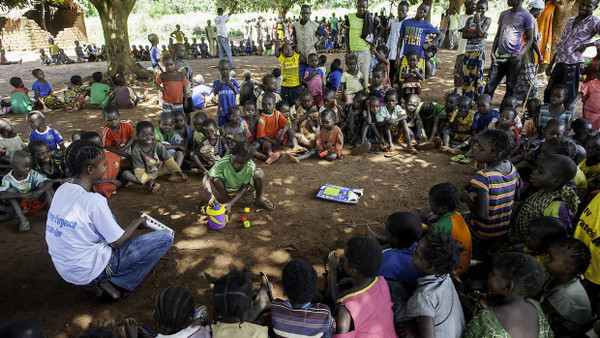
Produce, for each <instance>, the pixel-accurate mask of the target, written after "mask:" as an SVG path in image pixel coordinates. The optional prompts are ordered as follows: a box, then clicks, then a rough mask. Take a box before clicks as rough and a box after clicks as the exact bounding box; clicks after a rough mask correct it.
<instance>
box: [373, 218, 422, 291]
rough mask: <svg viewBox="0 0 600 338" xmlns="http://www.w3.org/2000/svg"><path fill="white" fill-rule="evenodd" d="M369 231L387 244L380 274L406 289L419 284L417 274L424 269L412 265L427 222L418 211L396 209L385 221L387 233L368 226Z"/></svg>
mask: <svg viewBox="0 0 600 338" xmlns="http://www.w3.org/2000/svg"><path fill="white" fill-rule="evenodd" d="M367 229H368V231H369V235H370V236H371V237H373V238H375V239H376V240H377V241H378V242H379V244H381V246H382V248H383V252H382V255H383V258H382V263H381V268H380V269H379V275H380V276H382V277H384V278H385V280H386V281H387V282H388V284H389V282H390V281H396V282H398V283H401V284H402V286H403V287H404V289H405V290H407V291H408V292H412V291H414V290H415V289H416V288H417V278H419V277H421V275H422V273H421V272H420V271H418V270H415V268H414V267H413V265H412V257H413V255H414V253H415V248H416V247H417V241H418V240H419V239H420V238H421V236H423V225H422V223H421V219H420V218H419V216H418V215H416V214H414V213H412V212H395V213H393V214H391V215H390V216H389V217H388V218H387V220H386V221H385V235H383V236H381V235H379V234H377V233H375V232H374V231H373V230H372V229H371V227H370V226H367Z"/></svg>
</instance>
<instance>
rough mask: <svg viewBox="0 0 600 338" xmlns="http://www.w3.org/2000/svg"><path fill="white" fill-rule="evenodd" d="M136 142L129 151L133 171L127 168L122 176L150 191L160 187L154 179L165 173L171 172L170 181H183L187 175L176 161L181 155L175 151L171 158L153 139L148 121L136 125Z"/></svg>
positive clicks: (154, 191) (153, 191) (151, 127)
mask: <svg viewBox="0 0 600 338" xmlns="http://www.w3.org/2000/svg"><path fill="white" fill-rule="evenodd" d="M135 128H136V135H137V138H138V143H137V144H136V145H135V146H134V147H133V150H132V151H131V163H132V164H133V173H132V172H131V171H129V170H127V171H125V172H123V177H124V178H125V179H126V180H128V181H130V182H132V183H137V184H141V185H144V186H145V187H146V188H148V190H150V191H152V193H156V192H157V191H158V189H160V184H159V183H157V182H156V181H155V180H156V179H157V178H159V177H161V176H164V175H166V174H169V173H170V174H171V176H170V177H169V181H170V182H183V181H186V180H187V176H186V175H185V174H184V173H183V172H182V171H181V168H180V166H179V165H178V164H177V163H181V161H182V160H183V158H182V157H183V156H182V155H181V153H176V156H177V157H176V158H173V157H172V156H171V154H169V152H168V151H167V149H166V148H165V147H164V146H163V145H162V143H160V142H157V141H156V140H155V139H154V126H153V125H152V123H150V122H148V121H142V122H139V123H138V124H137V125H136V127H135Z"/></svg>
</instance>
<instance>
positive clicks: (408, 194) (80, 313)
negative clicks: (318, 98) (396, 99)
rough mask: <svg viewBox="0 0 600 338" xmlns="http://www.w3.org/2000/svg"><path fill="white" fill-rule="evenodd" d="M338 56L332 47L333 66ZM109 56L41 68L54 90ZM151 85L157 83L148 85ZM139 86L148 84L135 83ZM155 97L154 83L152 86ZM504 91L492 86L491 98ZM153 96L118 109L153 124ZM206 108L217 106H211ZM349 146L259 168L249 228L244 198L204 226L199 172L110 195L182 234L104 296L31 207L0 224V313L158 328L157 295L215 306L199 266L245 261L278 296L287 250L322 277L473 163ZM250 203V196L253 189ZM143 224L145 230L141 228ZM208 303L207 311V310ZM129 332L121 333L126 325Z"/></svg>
mask: <svg viewBox="0 0 600 338" xmlns="http://www.w3.org/2000/svg"><path fill="white" fill-rule="evenodd" d="M336 57H338V58H341V59H342V60H343V55H342V54H337V55H336V54H333V55H328V59H329V61H328V64H329V63H330V62H331V61H332V60H333V59H334V58H336ZM454 58H455V52H454V51H448V50H442V51H440V53H439V60H440V62H439V68H438V70H437V75H436V77H434V78H431V79H429V80H426V81H425V82H424V83H423V93H422V99H423V100H427V101H435V102H438V103H440V104H443V102H444V93H445V92H447V91H449V90H451V89H452V88H453V83H452V76H453V65H454ZM189 63H190V65H191V66H192V68H193V69H194V71H195V72H196V73H200V74H202V75H203V76H204V78H205V80H206V82H207V83H209V84H210V83H212V81H213V80H214V79H216V78H217V76H218V72H217V69H216V68H213V66H214V65H216V64H217V61H216V59H198V60H189ZM234 63H235V65H236V67H237V68H236V69H235V71H236V73H237V75H238V78H241V74H242V72H243V70H246V69H249V70H251V71H252V73H253V76H254V79H255V80H258V79H260V78H261V77H262V76H263V75H264V74H266V73H270V72H271V70H272V69H273V68H274V67H278V66H279V63H278V62H277V60H276V59H275V58H274V57H249V56H247V57H237V58H234ZM38 66H39V63H37V62H27V63H24V64H23V65H15V66H3V67H2V70H3V74H5V76H3V77H2V79H1V80H0V93H2V94H4V95H7V94H8V92H9V91H10V90H11V88H10V85H9V84H8V79H9V78H10V77H11V76H20V77H21V78H22V79H23V80H24V81H25V84H26V86H27V87H29V88H31V84H32V83H33V78H32V76H31V70H32V69H33V68H37V67H38ZM105 66H106V65H105V64H104V63H90V64H73V65H64V66H50V67H44V68H43V69H44V71H45V72H46V78H47V79H48V80H49V81H50V82H51V83H52V85H53V86H54V88H55V89H56V90H58V91H61V90H64V89H65V88H66V86H67V84H68V82H69V78H70V77H71V76H72V75H75V74H79V75H81V76H83V77H84V78H85V77H86V76H89V75H91V74H92V73H93V72H95V71H104V70H105ZM146 88H148V89H151V88H152V86H151V85H150V84H148V85H147V86H146ZM139 89H143V88H139ZM152 93H153V95H155V91H152ZM502 95H503V93H500V92H499V93H497V95H496V98H495V100H494V103H495V106H497V105H498V104H499V101H500V99H501V96H502ZM155 101H156V98H155V96H154V97H153V99H151V100H150V101H149V102H146V103H144V104H143V105H142V106H141V107H138V108H135V109H132V110H123V111H122V112H121V115H122V118H123V119H126V120H129V121H134V122H137V121H140V120H151V121H153V122H154V123H156V121H157V118H158V115H159V114H160V108H159V107H158V106H157V105H156V103H155ZM205 111H206V112H207V113H208V114H209V116H213V117H214V115H215V111H216V108H215V107H214V106H213V107H209V108H207V109H205ZM7 118H8V119H9V120H11V121H12V123H13V124H14V125H15V127H16V129H17V131H18V133H19V134H20V135H21V136H22V137H23V138H24V139H26V138H27V136H28V135H29V127H28V126H27V125H26V124H25V117H24V116H15V115H8V116H7ZM46 121H47V123H48V124H49V125H52V126H54V127H56V128H57V129H58V130H59V131H61V133H62V134H63V136H64V137H65V139H68V140H70V136H71V133H72V132H73V131H75V130H80V129H84V130H95V131H100V128H101V127H102V125H103V120H102V114H101V111H99V110H94V109H88V108H85V109H83V110H81V111H78V112H66V111H65V110H64V109H61V110H56V111H53V112H50V113H48V114H47V115H46ZM344 153H345V156H344V157H343V158H342V159H341V160H338V161H335V162H333V163H327V162H326V161H318V160H307V161H304V162H302V163H301V164H293V163H291V162H289V161H288V160H287V159H285V158H282V159H281V160H279V161H278V162H276V163H275V164H273V165H271V166H266V165H264V164H262V163H257V165H258V166H259V167H261V168H263V169H264V171H265V177H266V180H267V182H268V183H267V186H266V189H265V197H266V198H268V199H270V200H271V201H273V202H274V203H275V204H276V206H277V208H276V209H275V210H274V211H271V212H269V211H260V210H257V209H256V207H252V211H251V213H250V214H249V215H248V219H249V220H250V221H251V222H252V225H251V227H250V228H249V229H245V228H244V227H243V226H242V223H241V221H240V217H241V216H243V211H242V206H243V205H242V204H240V205H238V206H236V207H235V210H234V212H233V214H232V215H231V219H230V222H229V224H228V226H227V227H226V228H224V229H223V230H219V231H213V230H209V229H208V226H207V221H206V217H205V216H203V215H202V214H201V212H200V208H201V206H203V205H206V203H207V197H206V195H205V193H204V191H203V189H202V184H201V177H200V176H192V175H190V180H189V182H188V183H183V184H176V183H169V182H167V181H166V180H164V181H161V184H162V189H161V190H160V192H159V193H158V194H156V195H151V194H149V193H148V191H147V190H146V189H144V188H142V187H140V186H129V187H128V188H126V189H122V190H119V191H118V193H117V194H116V195H114V196H113V197H111V198H110V200H109V204H110V206H111V209H112V212H113V213H114V215H115V217H116V219H117V221H118V222H119V223H120V224H121V225H126V224H128V223H129V222H130V221H131V220H132V219H134V218H136V217H138V216H139V215H140V214H141V213H143V212H146V213H148V214H150V215H152V216H154V217H155V218H157V219H158V220H160V221H162V222H163V223H165V224H167V225H168V226H170V227H171V228H173V229H174V230H175V231H176V235H175V243H174V244H173V247H172V248H171V249H170V250H169V251H168V252H167V253H166V255H165V256H164V257H163V258H162V259H161V260H160V261H159V262H158V264H157V265H156V266H155V267H154V269H152V271H151V272H150V273H149V274H148V275H147V277H146V279H145V281H144V282H143V283H142V284H140V286H139V287H138V288H137V289H136V290H135V291H134V292H133V293H132V294H131V295H130V296H129V297H128V298H127V299H125V300H123V301H121V302H119V303H102V302H99V301H98V300H97V299H95V297H94V296H93V295H91V294H88V293H87V292H85V291H84V290H83V289H82V288H81V287H79V286H75V285H71V284H69V283H67V282H65V281H63V280H62V279H61V277H60V276H59V275H58V273H57V272H56V270H55V268H54V266H53V264H52V261H51V259H50V256H49V254H48V249H47V246H46V242H45V240H44V234H45V231H44V228H45V226H44V224H45V220H46V211H45V210H43V211H40V212H37V213H35V214H31V215H28V218H29V219H30V222H31V231H29V232H27V233H23V234H21V233H18V231H17V230H18V224H17V221H16V220H13V221H9V222H5V223H4V224H2V226H1V227H0V257H3V259H2V262H3V263H2V264H1V265H0V290H2V291H1V292H0V323H2V322H6V321H9V320H13V319H17V318H21V317H33V318H36V319H38V320H39V321H41V322H42V323H43V324H44V326H45V327H46V331H47V334H48V336H49V337H71V336H78V335H79V334H80V333H81V332H82V330H83V329H85V328H87V327H88V326H89V325H90V324H92V323H96V322H97V321H100V322H103V321H112V322H115V323H117V324H118V325H120V330H122V324H123V323H124V321H125V319H126V318H127V317H135V318H136V319H137V320H138V322H140V323H144V324H146V325H148V326H149V327H150V328H152V329H153V330H154V331H155V332H156V329H157V327H156V324H155V322H154V320H153V317H152V312H153V308H154V303H155V299H156V295H157V294H158V293H159V292H160V291H161V290H162V289H164V288H166V287H168V286H170V285H176V284H181V285H184V286H185V287H187V288H188V289H189V290H190V291H191V292H192V293H193V294H194V296H195V300H196V306H200V305H202V304H205V305H207V306H208V308H209V309H211V303H212V300H211V288H210V285H209V283H208V282H207V281H206V279H205V278H204V276H203V271H207V272H208V273H210V274H212V275H214V276H221V275H223V274H225V273H227V272H228V270H229V268H230V267H232V266H234V267H237V268H247V269H248V271H249V275H250V276H251V278H252V280H253V281H255V282H256V283H257V284H258V282H259V272H260V271H263V272H265V273H266V274H267V275H268V276H269V278H270V280H271V282H272V283H273V284H274V286H275V296H278V297H282V296H283V294H282V288H281V269H282V268H283V266H284V265H285V263H286V262H288V261H289V260H290V259H292V258H302V259H305V260H307V261H309V262H311V263H312V264H313V265H314V266H315V268H316V269H317V272H318V273H319V274H320V275H321V274H323V273H324V272H325V269H324V265H325V262H326V258H327V254H328V253H329V252H330V251H331V250H336V249H341V248H343V247H344V243H345V242H346V241H347V240H348V239H349V238H350V237H352V236H355V235H364V234H366V224H370V225H371V226H372V227H373V228H374V229H376V230H379V231H383V223H384V222H385V219H386V218H387V216H388V215H390V214H391V213H393V212H396V211H413V212H416V211H418V210H420V209H421V208H423V207H426V206H428V197H427V192H428V189H429V187H431V186H432V185H434V184H436V183H440V182H445V181H450V182H453V183H454V184H456V185H457V186H458V187H462V186H464V185H465V184H466V183H467V182H468V180H469V179H470V177H471V175H472V173H473V170H472V168H471V167H470V166H465V165H451V164H450V161H449V156H448V155H447V154H442V153H438V152H436V151H431V152H423V153H421V154H419V155H410V154H408V153H407V154H401V155H399V156H396V157H394V158H391V159H387V158H384V156H383V155H370V154H367V155H364V156H351V155H350V152H349V148H347V149H345V150H344ZM326 183H330V184H336V185H340V186H345V187H351V188H364V192H365V195H364V196H363V197H362V199H361V200H360V201H359V202H358V203H357V204H355V205H351V204H341V203H335V202H330V201H325V200H320V199H317V198H316V197H315V195H316V193H317V191H318V189H319V187H321V186H322V185H324V184H326ZM246 202H247V204H251V202H252V200H251V199H248V200H247V201H246ZM139 233H140V234H141V233H142V231H139ZM209 312H210V311H209ZM121 332H122V331H121Z"/></svg>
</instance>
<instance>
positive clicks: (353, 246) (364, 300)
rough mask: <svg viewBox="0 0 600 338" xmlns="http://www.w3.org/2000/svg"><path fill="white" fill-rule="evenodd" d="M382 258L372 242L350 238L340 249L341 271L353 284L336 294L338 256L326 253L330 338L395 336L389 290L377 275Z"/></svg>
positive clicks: (372, 240)
mask: <svg viewBox="0 0 600 338" xmlns="http://www.w3.org/2000/svg"><path fill="white" fill-rule="evenodd" d="M382 257H383V256H382V252H381V246H380V245H379V243H377V241H376V240H375V239H373V238H369V237H363V236H357V237H352V238H350V240H348V242H347V243H346V248H345V249H344V266H343V271H344V273H345V274H346V275H347V277H349V278H350V279H352V280H353V282H354V283H351V284H352V286H350V287H349V288H348V289H346V290H344V291H342V292H341V294H338V282H339V274H340V271H338V268H339V263H340V257H339V255H338V253H337V252H335V251H333V252H332V253H330V254H329V286H330V288H331V292H332V299H337V318H336V322H337V327H336V334H335V335H334V337H338V338H346V337H397V335H396V330H395V328H394V311H393V310H392V306H393V304H392V300H391V297H390V290H389V288H388V284H387V282H386V281H385V278H383V277H381V276H379V277H378V276H377V274H378V273H379V268H380V267H381V262H382V259H383V258H382ZM352 327H354V329H353V330H352V331H350V329H351V328H352Z"/></svg>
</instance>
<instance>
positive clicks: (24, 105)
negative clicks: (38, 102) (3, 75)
mask: <svg viewBox="0 0 600 338" xmlns="http://www.w3.org/2000/svg"><path fill="white" fill-rule="evenodd" d="M9 82H10V84H11V85H12V86H13V87H15V90H13V91H12V92H10V105H11V106H12V111H13V113H15V114H27V113H29V112H31V111H32V110H33V102H31V99H30V98H29V95H28V92H27V88H25V85H24V84H23V80H21V78H20V77H13V78H11V79H10V81H9Z"/></svg>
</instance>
